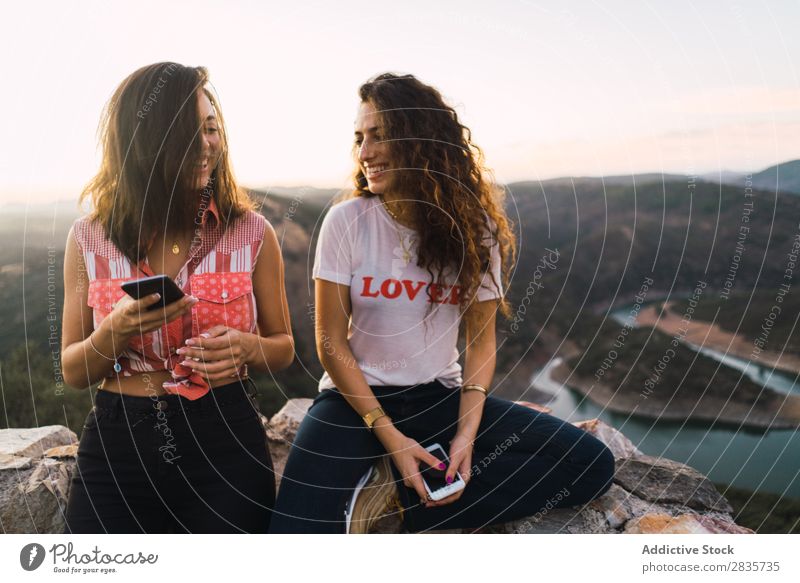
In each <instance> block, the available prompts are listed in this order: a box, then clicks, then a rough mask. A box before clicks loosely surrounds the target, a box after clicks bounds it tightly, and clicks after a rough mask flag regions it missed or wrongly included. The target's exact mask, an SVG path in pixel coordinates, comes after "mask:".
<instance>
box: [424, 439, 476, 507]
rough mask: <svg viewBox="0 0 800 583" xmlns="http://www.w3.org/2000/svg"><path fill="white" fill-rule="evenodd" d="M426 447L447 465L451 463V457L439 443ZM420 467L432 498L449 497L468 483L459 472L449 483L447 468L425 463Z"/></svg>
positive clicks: (426, 488)
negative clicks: (447, 480)
mask: <svg viewBox="0 0 800 583" xmlns="http://www.w3.org/2000/svg"><path fill="white" fill-rule="evenodd" d="M425 449H426V450H428V451H429V452H431V453H432V454H433V455H435V456H436V457H437V458H439V459H440V460H442V461H443V462H444V463H445V465H446V466H449V465H450V459H449V458H448V457H447V454H446V453H445V451H444V449H443V448H442V446H441V445H439V444H438V443H434V444H433V445H431V446H429V447H426V448H425ZM420 469H421V471H420V473H421V474H422V481H423V483H424V484H425V490H427V492H428V495H429V496H430V497H431V500H441V499H442V498H447V497H448V496H449V495H450V494H455V493H456V492H458V491H459V490H463V489H464V487H465V486H466V485H467V484H466V482H464V479H463V478H462V477H461V475H460V474H459V473H458V472H456V473H455V475H454V476H453V482H452V483H451V484H448V483H447V482H446V481H445V474H446V473H447V469H446V468H445V469H444V470H440V469H439V468H432V467H430V466H429V465H427V464H425V463H423V464H421V465H420Z"/></svg>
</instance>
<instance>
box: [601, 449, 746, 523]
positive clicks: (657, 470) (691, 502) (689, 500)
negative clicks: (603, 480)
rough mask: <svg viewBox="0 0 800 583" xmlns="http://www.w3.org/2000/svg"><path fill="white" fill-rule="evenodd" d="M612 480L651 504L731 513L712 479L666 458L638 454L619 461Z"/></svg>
mask: <svg viewBox="0 0 800 583" xmlns="http://www.w3.org/2000/svg"><path fill="white" fill-rule="evenodd" d="M614 481H615V482H616V483H617V484H619V485H620V486H622V487H623V488H624V489H625V490H627V491H629V492H631V493H633V494H635V495H637V496H638V497H639V498H642V499H644V500H648V501H650V502H659V503H676V504H683V505H685V506H688V507H689V508H695V509H698V510H716V511H718V512H726V513H730V512H732V510H733V509H732V508H731V506H730V504H728V501H727V500H725V498H723V497H722V495H721V494H720V493H719V492H717V489H716V488H715V487H714V484H712V483H711V480H709V479H708V478H706V477H705V476H704V475H703V474H701V473H700V472H698V471H697V470H695V469H694V468H691V467H689V466H687V465H685V464H681V463H678V462H676V461H672V460H669V459H666V458H656V457H651V456H648V455H639V456H636V457H631V458H623V459H621V460H618V461H617V466H616V473H615V475H614Z"/></svg>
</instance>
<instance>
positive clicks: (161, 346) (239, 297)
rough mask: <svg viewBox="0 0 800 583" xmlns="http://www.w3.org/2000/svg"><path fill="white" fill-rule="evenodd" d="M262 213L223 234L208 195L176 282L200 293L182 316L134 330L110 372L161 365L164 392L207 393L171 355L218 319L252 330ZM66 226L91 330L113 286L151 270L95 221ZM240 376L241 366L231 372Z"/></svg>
mask: <svg viewBox="0 0 800 583" xmlns="http://www.w3.org/2000/svg"><path fill="white" fill-rule="evenodd" d="M265 229H266V219H265V218H264V217H263V216H262V215H261V214H259V213H256V212H254V211H248V212H247V214H245V215H244V216H242V217H240V218H239V219H238V220H236V221H234V222H232V223H231V224H230V225H229V226H228V229H227V230H225V232H224V233H223V225H221V223H220V221H219V211H218V209H217V206H216V204H215V202H214V200H213V198H212V199H211V200H210V203H209V204H208V206H207V207H206V208H205V209H203V212H202V218H201V224H200V226H199V228H197V229H196V235H195V237H194V240H193V241H192V245H191V248H190V251H189V258H188V259H187V261H186V263H185V264H184V265H183V267H182V268H181V270H180V272H179V273H178V275H177V277H176V278H175V283H176V284H178V287H180V288H181V289H182V290H183V292H184V293H186V294H191V295H193V296H195V297H197V298H198V299H199V301H198V302H197V303H196V304H195V305H194V306H192V308H191V311H190V313H189V312H187V313H186V314H184V316H183V317H181V318H176V319H175V320H173V321H171V322H168V323H166V324H164V325H163V326H162V327H161V328H159V329H157V330H154V331H152V332H148V333H144V334H137V335H135V336H134V337H133V338H132V339H131V341H130V343H129V344H128V347H127V348H126V349H125V351H124V352H123V353H122V354H121V355H120V356H119V358H118V359H117V362H118V363H119V364H120V366H121V367H122V368H121V370H120V371H119V372H113V371H112V372H111V373H109V375H108V377H109V378H114V375H115V374H116V375H120V374H121V375H122V376H126V377H128V376H132V375H133V374H137V373H146V372H151V371H162V370H166V371H169V372H171V374H172V380H171V381H166V382H165V383H163V387H164V389H165V390H166V391H167V392H168V393H172V394H179V395H182V396H184V397H186V398H188V399H191V400H194V399H198V398H200V397H202V396H203V395H205V394H206V393H208V391H209V389H210V387H209V385H208V383H207V381H206V380H205V379H204V378H203V377H201V376H200V375H199V374H197V373H195V372H194V371H192V369H190V368H188V367H186V366H183V365H182V364H180V363H181V361H183V360H184V357H183V356H181V355H179V354H176V351H177V349H178V348H180V347H181V346H184V345H185V341H186V340H187V339H188V338H192V337H197V336H199V335H200V334H201V333H203V332H204V331H206V330H208V329H209V328H211V327H213V326H216V325H219V324H222V325H225V326H228V327H230V328H235V329H237V330H241V331H243V332H254V331H255V330H256V326H257V322H258V318H257V312H256V302H255V296H254V294H253V280H252V274H253V270H254V268H255V263H256V258H257V257H258V253H259V251H260V249H261V245H262V244H263V242H264V232H265ZM73 232H74V234H75V239H76V241H77V243H78V248H79V250H80V252H81V254H82V255H83V260H84V263H85V265H86V274H87V276H88V283H89V288H88V305H89V307H90V308H92V318H93V324H94V329H97V328H98V327H99V325H100V322H102V321H103V319H104V318H105V317H106V316H108V315H109V314H110V313H111V311H112V309H113V307H114V304H115V303H116V302H117V301H118V300H119V299H120V298H121V297H122V296H123V295H125V292H124V291H122V288H121V287H120V285H121V284H122V283H124V282H126V281H130V280H134V279H139V278H142V277H148V276H152V275H156V274H155V273H153V270H152V269H151V268H150V265H149V262H148V261H147V258H146V257H145V258H144V259H143V260H142V261H140V262H139V264H138V265H133V264H132V262H131V261H130V260H128V258H127V257H125V255H124V254H123V253H122V252H121V251H120V250H119V249H118V248H117V246H116V245H114V244H113V243H112V242H111V241H110V240H109V239H108V238H107V237H106V235H105V232H104V229H103V227H102V225H100V224H99V222H97V221H91V220H90V219H89V217H88V216H84V217H82V218H79V219H77V220H76V221H75V223H74V225H73ZM238 374H239V377H242V378H243V377H246V376H247V365H246V364H245V365H243V366H242V367H241V369H240V370H239V371H238Z"/></svg>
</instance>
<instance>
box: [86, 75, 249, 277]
mask: <svg viewBox="0 0 800 583" xmlns="http://www.w3.org/2000/svg"><path fill="white" fill-rule="evenodd" d="M207 84H208V71H206V69H205V68H204V67H186V66H184V65H180V64H178V63H170V62H164V63H155V64H153V65H148V66H145V67H142V68H141V69H138V70H136V71H134V72H133V73H132V74H131V75H129V76H128V77H127V78H126V79H125V80H124V81H123V82H122V83H121V84H120V85H119V87H118V88H117V90H116V91H115V92H114V94H113V95H112V96H111V99H110V100H109V101H108V103H107V105H106V107H105V110H104V113H103V117H102V119H101V122H100V140H101V145H102V162H101V164H100V169H99V171H98V173H97V175H96V176H95V177H94V178H93V179H92V180H91V181H90V182H89V183H88V184H87V185H86V187H85V188H84V190H83V192H82V193H81V195H80V198H79V202H83V200H84V199H85V198H87V197H90V198H91V200H92V207H93V208H92V211H91V213H90V217H91V218H92V219H94V220H98V221H100V223H101V224H102V225H103V228H104V230H105V233H106V236H108V238H109V239H110V240H111V241H112V242H113V243H114V244H115V245H116V246H117V247H118V248H119V249H120V251H122V252H123V253H124V254H125V255H126V257H128V259H130V260H131V261H132V262H134V263H138V261H139V260H140V259H142V258H144V257H145V256H146V254H147V251H148V249H147V247H148V245H149V242H150V241H151V240H152V237H154V236H155V235H156V234H157V233H158V232H159V230H161V231H162V232H163V231H164V230H166V231H169V232H178V233H186V232H188V231H190V230H191V229H192V228H193V226H194V227H196V225H197V223H198V221H196V216H195V215H196V214H197V212H198V210H199V207H200V202H201V201H200V197H199V196H198V193H197V192H196V190H194V185H193V184H192V182H191V180H192V172H193V166H194V162H195V161H196V160H197V159H198V158H199V157H200V155H201V151H202V150H201V149H202V143H201V139H200V132H201V131H202V127H203V123H204V120H201V119H199V115H198V111H197V97H196V96H197V94H198V91H203V92H204V93H205V95H207V96H208V98H209V100H210V101H211V103H212V105H213V107H214V109H215V115H216V117H217V127H218V129H219V132H220V153H219V156H220V157H219V159H218V161H217V164H216V168H215V170H214V171H213V173H212V175H211V180H210V181H209V186H208V187H206V188H205V189H204V190H203V195H204V196H206V197H208V196H213V197H214V202H215V203H216V205H217V208H218V210H219V213H220V219H221V220H222V221H223V228H227V225H228V224H230V222H232V221H233V220H235V219H237V218H238V217H240V216H242V215H243V214H245V213H246V212H247V210H249V209H251V208H253V204H252V201H250V199H249V198H248V197H247V195H246V194H245V193H244V192H243V191H242V190H241V189H240V188H239V187H238V186H237V184H236V180H235V178H234V176H233V171H232V169H231V166H230V162H229V160H228V147H227V137H226V131H225V124H224V120H223V118H222V112H221V111H220V109H219V105H218V103H217V100H216V99H215V98H214V95H213V93H212V92H211V91H210V89H209V88H208V87H207ZM208 202H209V201H208V200H206V201H205V204H204V205H203V208H205V207H207V206H208Z"/></svg>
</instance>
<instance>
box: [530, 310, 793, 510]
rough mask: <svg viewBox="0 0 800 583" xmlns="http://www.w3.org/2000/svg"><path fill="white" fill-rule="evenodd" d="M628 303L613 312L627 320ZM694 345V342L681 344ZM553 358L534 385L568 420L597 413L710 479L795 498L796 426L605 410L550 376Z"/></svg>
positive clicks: (649, 448) (782, 387)
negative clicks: (762, 426)
mask: <svg viewBox="0 0 800 583" xmlns="http://www.w3.org/2000/svg"><path fill="white" fill-rule="evenodd" d="M629 313H630V308H623V309H618V310H615V311H614V312H613V313H612V316H613V317H614V318H615V319H616V320H617V321H619V322H621V323H623V322H625V321H626V318H627V317H628V314H629ZM686 346H689V347H690V348H693V349H694V350H697V349H698V348H699V347H697V346H694V345H691V344H688V343H686ZM700 351H701V353H703V354H705V355H706V356H709V357H711V358H714V359H716V360H718V361H720V362H722V363H723V364H724V365H725V366H730V367H732V368H735V369H737V370H740V371H742V370H745V369H746V372H745V374H746V375H747V376H748V377H750V378H751V379H752V380H753V381H754V382H756V383H760V384H763V385H765V386H769V387H771V388H773V389H775V390H777V391H780V392H782V393H798V392H800V387H799V386H798V383H796V382H795V380H794V379H793V378H792V377H790V376H788V375H787V374H784V373H779V372H774V371H772V370H771V369H765V368H764V367H761V366H759V365H757V364H754V363H753V362H749V361H745V360H742V359H739V358H734V357H730V356H726V355H725V354H723V353H721V352H718V351H715V350H711V349H707V348H700ZM561 361H562V359H561V358H554V359H553V360H551V361H550V362H548V363H547V364H546V365H545V366H544V367H542V368H541V369H538V370H537V371H535V372H534V374H533V378H532V381H531V382H532V384H533V386H534V387H535V388H537V389H539V390H541V391H544V392H547V393H550V394H551V395H553V397H552V399H551V400H550V402H549V403H546V404H547V406H548V407H551V408H552V409H553V414H554V415H556V416H557V417H560V418H562V419H566V420H568V421H579V420H582V419H591V418H594V417H598V418H600V419H602V420H603V421H605V422H606V423H608V424H609V425H611V426H613V427H615V428H616V429H618V430H620V431H622V432H623V433H624V434H625V435H626V436H627V437H628V439H630V440H631V441H632V442H633V443H634V444H635V445H636V447H638V448H639V449H640V450H641V451H642V452H643V453H646V454H648V455H652V456H661V457H666V458H670V459H673V460H676V461H680V462H683V463H685V464H687V465H690V466H692V467H693V468H696V469H697V470H698V471H700V472H703V473H704V474H705V475H707V476H708V477H709V478H710V479H711V480H712V481H714V482H721V483H725V484H732V485H734V486H740V487H742V488H748V489H750V490H756V491H759V492H772V493H775V494H783V495H786V496H791V497H794V498H800V431H798V430H797V429H787V430H783V429H782V430H769V431H763V430H751V429H740V430H738V431H737V430H734V429H731V428H729V427H727V428H719V427H717V426H709V425H708V424H701V423H694V422H679V421H653V420H651V419H645V418H641V417H634V416H630V415H627V414H624V413H615V412H612V411H606V410H605V409H604V408H603V407H602V406H600V405H597V404H595V403H594V402H592V401H590V400H589V399H586V398H584V397H583V395H581V394H580V393H579V392H577V391H575V390H573V389H571V388H569V387H567V386H565V385H562V384H561V383H558V382H556V381H554V380H553V379H552V378H551V374H550V373H551V371H552V370H553V369H554V368H555V367H557V366H558V365H559V364H560V363H561Z"/></svg>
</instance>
